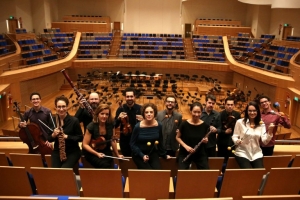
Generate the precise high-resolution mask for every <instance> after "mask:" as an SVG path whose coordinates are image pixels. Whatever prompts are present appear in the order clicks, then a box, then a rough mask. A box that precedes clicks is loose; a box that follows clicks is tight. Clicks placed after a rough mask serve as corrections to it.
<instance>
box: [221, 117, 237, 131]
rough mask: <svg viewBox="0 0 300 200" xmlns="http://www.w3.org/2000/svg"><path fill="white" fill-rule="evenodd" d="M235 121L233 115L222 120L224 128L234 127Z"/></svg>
mask: <svg viewBox="0 0 300 200" xmlns="http://www.w3.org/2000/svg"><path fill="white" fill-rule="evenodd" d="M235 123H236V118H235V117H234V116H233V115H229V116H228V117H227V120H226V121H224V122H223V125H224V128H226V129H227V128H231V129H234V126H235Z"/></svg>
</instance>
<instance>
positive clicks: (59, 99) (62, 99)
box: [54, 95, 69, 107]
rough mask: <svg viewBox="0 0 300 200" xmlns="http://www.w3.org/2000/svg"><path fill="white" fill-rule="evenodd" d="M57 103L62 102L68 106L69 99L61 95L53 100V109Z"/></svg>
mask: <svg viewBox="0 0 300 200" xmlns="http://www.w3.org/2000/svg"><path fill="white" fill-rule="evenodd" d="M58 101H64V102H65V103H66V105H67V106H68V105H69V99H68V98H67V97H65V96H63V95H62V96H58V97H56V98H55V101H54V104H55V107H56V104H57V102H58Z"/></svg>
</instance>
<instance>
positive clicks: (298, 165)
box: [292, 155, 300, 167]
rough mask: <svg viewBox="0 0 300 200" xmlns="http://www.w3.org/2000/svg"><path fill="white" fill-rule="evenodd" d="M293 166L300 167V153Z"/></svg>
mask: <svg viewBox="0 0 300 200" xmlns="http://www.w3.org/2000/svg"><path fill="white" fill-rule="evenodd" d="M292 167H300V155H296V156H295V158H294V161H293V165H292Z"/></svg>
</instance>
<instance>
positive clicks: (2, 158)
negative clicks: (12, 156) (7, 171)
mask: <svg viewBox="0 0 300 200" xmlns="http://www.w3.org/2000/svg"><path fill="white" fill-rule="evenodd" d="M0 166H9V165H8V161H7V157H6V155H5V153H2V152H1V153H0Z"/></svg>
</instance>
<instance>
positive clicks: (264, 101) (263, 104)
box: [259, 98, 271, 110]
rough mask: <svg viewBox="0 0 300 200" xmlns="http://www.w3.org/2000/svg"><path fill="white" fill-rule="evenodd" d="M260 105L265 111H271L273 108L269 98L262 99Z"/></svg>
mask: <svg viewBox="0 0 300 200" xmlns="http://www.w3.org/2000/svg"><path fill="white" fill-rule="evenodd" d="M259 103H260V107H261V108H262V109H263V110H269V109H270V108H271V102H270V101H269V100H268V99H267V98H262V99H260V100H259Z"/></svg>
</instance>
